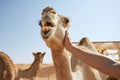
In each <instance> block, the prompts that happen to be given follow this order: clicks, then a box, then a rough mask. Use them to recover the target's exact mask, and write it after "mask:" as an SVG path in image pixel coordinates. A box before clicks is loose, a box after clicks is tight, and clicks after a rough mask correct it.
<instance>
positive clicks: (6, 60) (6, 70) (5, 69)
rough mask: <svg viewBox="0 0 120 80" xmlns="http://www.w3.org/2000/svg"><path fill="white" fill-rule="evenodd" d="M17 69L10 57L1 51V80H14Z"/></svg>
mask: <svg viewBox="0 0 120 80" xmlns="http://www.w3.org/2000/svg"><path fill="white" fill-rule="evenodd" d="M15 74H16V73H15V67H14V64H13V62H12V60H11V59H10V57H9V56H8V55H7V54H5V53H4V52H1V51H0V80H14V78H15Z"/></svg>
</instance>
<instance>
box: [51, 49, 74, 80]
mask: <svg viewBox="0 0 120 80" xmlns="http://www.w3.org/2000/svg"><path fill="white" fill-rule="evenodd" d="M52 57H53V62H54V66H55V69H56V77H57V80H73V79H72V72H71V67H70V57H69V53H68V51H66V50H65V49H64V50H52Z"/></svg>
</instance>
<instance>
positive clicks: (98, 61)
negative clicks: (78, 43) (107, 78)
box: [68, 46, 120, 78]
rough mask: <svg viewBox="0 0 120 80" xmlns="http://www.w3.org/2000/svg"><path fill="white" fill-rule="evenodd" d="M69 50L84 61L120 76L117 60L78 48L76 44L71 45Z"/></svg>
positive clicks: (107, 72)
mask: <svg viewBox="0 0 120 80" xmlns="http://www.w3.org/2000/svg"><path fill="white" fill-rule="evenodd" d="M68 50H69V51H70V52H71V53H72V54H73V55H74V56H76V57H77V58H79V59H80V60H81V61H83V62H84V63H86V64H88V65H90V66H92V67H94V68H96V69H98V70H99V71H101V72H103V73H106V74H109V75H111V76H114V77H117V78H118V77H119V78H120V64H118V65H115V64H116V62H114V61H113V60H111V59H109V58H107V57H105V56H103V55H98V54H96V53H93V52H90V51H85V50H83V49H81V48H80V49H78V48H76V47H74V46H69V48H68Z"/></svg>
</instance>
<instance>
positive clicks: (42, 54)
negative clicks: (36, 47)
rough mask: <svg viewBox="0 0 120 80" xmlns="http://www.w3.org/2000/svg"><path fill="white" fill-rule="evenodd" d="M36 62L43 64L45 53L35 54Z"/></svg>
mask: <svg viewBox="0 0 120 80" xmlns="http://www.w3.org/2000/svg"><path fill="white" fill-rule="evenodd" d="M33 55H34V58H35V60H40V62H41V63H42V62H43V57H44V56H45V52H44V53H41V52H37V53H33Z"/></svg>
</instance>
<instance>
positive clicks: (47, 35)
mask: <svg viewBox="0 0 120 80" xmlns="http://www.w3.org/2000/svg"><path fill="white" fill-rule="evenodd" d="M52 33H53V29H51V30H50V31H49V32H47V33H45V32H44V31H42V30H41V35H42V38H43V39H48V38H49V37H50V36H51V34H52Z"/></svg>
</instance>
